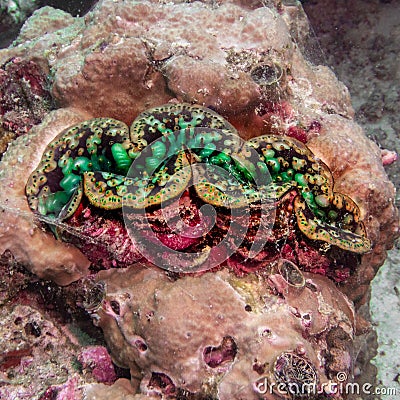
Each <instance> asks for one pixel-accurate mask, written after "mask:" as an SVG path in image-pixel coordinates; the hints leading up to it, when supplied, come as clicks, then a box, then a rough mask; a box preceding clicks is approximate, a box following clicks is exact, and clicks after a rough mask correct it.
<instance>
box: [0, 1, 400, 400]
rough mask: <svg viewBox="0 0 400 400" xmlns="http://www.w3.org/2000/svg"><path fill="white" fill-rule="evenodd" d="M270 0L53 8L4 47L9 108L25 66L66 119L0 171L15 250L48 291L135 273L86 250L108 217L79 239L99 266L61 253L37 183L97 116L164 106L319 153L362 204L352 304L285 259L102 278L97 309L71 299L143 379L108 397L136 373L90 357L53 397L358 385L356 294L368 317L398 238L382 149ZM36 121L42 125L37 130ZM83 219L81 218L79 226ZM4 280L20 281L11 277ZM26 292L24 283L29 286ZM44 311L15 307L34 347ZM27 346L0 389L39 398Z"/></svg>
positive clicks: (230, 394) (2, 223)
mask: <svg viewBox="0 0 400 400" xmlns="http://www.w3.org/2000/svg"><path fill="white" fill-rule="evenodd" d="M265 3H266V2H258V1H251V2H244V1H220V2H214V1H204V2H200V1H197V2H182V1H174V2H160V1H141V2H134V1H122V0H121V1H119V0H117V1H115V0H103V1H100V2H99V3H98V4H97V6H96V7H95V8H94V9H93V10H92V11H91V12H89V13H88V14H87V15H86V16H84V17H76V18H73V17H72V16H71V15H69V14H68V13H65V12H62V11H59V10H55V9H53V8H50V7H46V8H43V9H40V10H38V11H37V12H36V13H35V14H34V15H33V16H32V18H31V19H29V20H28V21H27V22H26V23H25V25H24V27H23V29H22V31H21V34H20V36H19V37H18V38H17V40H16V42H15V43H14V45H13V46H11V47H9V48H8V49H4V50H0V65H1V66H2V71H3V72H4V74H5V75H6V76H5V77H4V74H2V80H1V82H3V83H2V86H1V88H0V89H1V91H2V93H8V94H9V95H10V96H9V99H12V98H13V97H12V94H13V93H11V92H10V90H11V89H10V88H12V85H9V84H8V83H7V82H12V79H11V78H12V76H11V70H10V67H6V66H7V65H11V64H10V63H12V62H13V61H12V60H15V59H16V58H17V59H18V60H23V61H22V62H23V63H27V64H23V65H32V64H30V63H31V62H34V63H35V64H34V65H35V66H37V70H38V71H40V72H41V73H43V72H44V73H47V72H48V77H47V78H48V79H49V80H48V82H47V85H48V89H49V93H50V94H51V100H52V102H54V104H55V105H56V106H57V107H58V109H57V110H55V111H51V112H49V113H48V114H47V115H46V116H44V118H43V114H40V119H42V118H43V121H42V122H41V123H40V124H39V125H35V126H34V127H33V128H31V129H30V130H29V132H28V133H27V134H24V135H23V136H21V137H19V138H17V139H16V140H14V141H13V142H12V143H11V144H10V145H9V146H8V149H7V151H6V152H5V154H4V155H3V157H2V159H1V161H0V184H1V187H2V188H4V189H5V190H2V191H1V192H0V207H1V214H2V217H1V220H0V253H4V252H6V251H7V250H8V251H10V252H11V253H12V254H13V256H14V257H15V261H16V262H18V263H20V264H22V265H24V266H25V267H26V268H27V269H28V270H29V271H31V272H33V273H34V274H36V275H37V276H38V277H39V278H42V279H49V280H52V281H54V282H56V283H57V284H59V285H70V284H71V283H72V282H74V281H78V283H77V284H76V285H77V287H80V288H81V289H82V287H86V286H85V284H84V283H83V282H84V280H82V281H81V280H80V279H81V278H84V277H87V276H88V275H89V274H95V273H97V271H98V270H99V269H102V268H104V267H106V268H109V267H115V266H116V267H118V266H120V267H121V265H119V262H118V258H116V260H114V262H109V263H104V264H103V265H102V263H101V261H102V260H103V258H104V257H105V256H104V254H105V253H104V252H103V250H102V252H99V253H96V252H94V251H93V247H90V246H87V245H86V244H85V243H84V240H81V239H85V240H87V237H85V238H82V234H84V235H85V234H86V232H88V231H91V232H97V231H98V230H97V229H95V228H97V225H96V224H97V223H98V221H99V220H98V219H95V220H93V224H91V221H92V220H91V219H90V218H88V219H87V220H86V222H85V223H86V225H84V224H83V226H82V229H81V231H79V229H76V226H75V227H74V226H72V228H74V229H70V231H69V234H70V235H72V237H74V235H75V237H74V240H75V243H76V242H78V241H81V242H82V243H84V244H83V245H81V246H80V248H81V249H82V250H83V252H85V251H86V252H87V254H88V255H89V253H90V252H91V253H90V255H91V256H93V257H92V258H91V261H89V260H88V258H87V257H86V256H85V255H84V254H83V253H82V252H81V251H79V250H78V249H77V248H76V247H74V246H73V245H71V244H66V243H64V242H62V241H59V240H57V239H56V238H55V237H54V235H53V233H52V232H50V231H49V230H48V229H46V228H45V224H44V222H46V218H45V217H41V218H38V217H37V216H35V215H34V214H33V213H32V212H31V210H30V208H29V206H28V203H27V199H26V197H25V185H26V183H27V181H28V177H29V176H30V174H31V173H32V171H33V170H34V169H35V168H36V167H37V166H38V164H39V161H40V158H41V157H42V154H43V152H44V150H45V148H46V146H47V145H48V143H50V142H51V141H52V140H53V139H54V138H55V137H56V136H57V135H58V134H59V133H60V132H62V131H63V130H64V129H66V128H68V127H70V126H71V125H74V124H77V123H80V122H82V121H85V120H88V119H90V118H93V117H112V118H117V119H119V120H121V121H123V122H125V123H126V124H130V123H131V122H132V121H133V120H134V119H135V118H136V117H137V116H138V114H139V113H141V112H142V111H144V110H146V109H148V108H150V107H154V106H159V105H161V104H163V103H167V102H170V103H175V104H176V103H179V102H189V103H196V104H199V105H202V106H207V107H210V108H212V109H213V110H215V111H216V112H218V113H219V114H221V115H222V116H223V117H224V118H226V119H227V120H228V121H229V122H230V123H231V124H232V125H234V126H235V128H236V129H237V130H238V132H239V134H240V135H241V136H242V138H244V139H246V140H247V139H249V138H251V137H254V136H260V135H263V134H278V135H279V134H281V135H282V134H284V135H287V136H289V137H294V138H295V139H298V140H300V141H301V142H303V143H305V142H306V143H307V146H308V147H309V148H310V149H311V151H312V152H313V154H315V155H316V157H319V158H320V159H321V160H322V161H323V162H325V163H326V164H327V166H328V167H329V169H330V171H331V172H332V174H333V177H334V180H335V186H334V190H335V191H338V192H340V193H343V194H345V195H348V196H349V197H351V198H352V199H353V200H354V201H355V202H356V203H357V204H358V206H359V207H360V210H361V219H362V220H363V221H364V222H365V225H366V230H367V235H368V237H369V239H370V240H371V241H372V251H371V252H369V253H367V254H365V255H362V256H361V260H360V261H361V262H360V264H359V265H358V267H357V269H356V270H355V271H354V273H353V275H352V276H350V277H348V275H343V276H342V277H341V278H342V279H343V280H344V281H343V282H342V284H341V285H340V288H339V289H340V291H339V289H338V288H337V287H335V286H334V284H333V283H332V282H331V281H329V279H328V278H326V277H322V276H319V275H315V274H308V273H304V275H303V274H302V273H300V272H296V273H295V274H294V277H293V276H290V277H288V276H287V275H286V274H285V273H283V272H282V270H281V269H279V263H277V261H278V260H277V259H276V260H274V263H271V264H270V265H268V266H267V267H266V268H265V270H264V273H259V274H249V275H246V276H242V277H240V276H238V274H236V275H235V274H232V272H228V271H227V270H220V271H219V272H216V273H213V272H207V273H206V274H203V275H202V276H184V277H180V278H179V279H178V277H177V276H175V275H174V274H170V275H167V274H165V273H164V272H162V271H161V270H157V269H155V268H154V267H153V266H146V268H144V269H142V268H141V266H140V265H139V266H138V265H134V266H132V267H131V268H130V269H111V270H110V271H101V272H99V273H98V274H97V277H96V278H95V280H96V281H97V282H98V284H97V286H96V285H95V288H97V289H95V293H94V294H93V293H92V292H91V290H90V288H89V289H87V290H88V292H89V294H90V293H91V294H92V295H93V296H92V298H91V301H88V300H87V301H82V299H80V300H78V299H77V298H75V299H74V300H75V302H77V303H79V304H84V305H85V306H86V309H87V311H88V312H89V313H90V314H92V317H93V318H94V322H95V323H96V324H98V325H99V326H100V327H101V328H102V329H103V332H104V337H105V339H106V341H107V344H108V347H109V349H110V351H111V355H112V357H113V359H114V361H115V362H116V363H117V364H118V365H119V366H120V367H123V368H129V369H130V373H131V378H132V379H131V381H132V382H131V383H132V384H129V385H128V383H129V382H128V381H127V380H126V379H119V380H117V381H116V383H115V384H114V385H112V386H107V385H106V384H105V383H104V382H106V383H110V382H111V381H113V380H114V379H115V378H116V377H121V376H123V375H118V374H117V375H112V373H111V372H110V371H111V370H112V368H111V366H110V364H109V362H108V363H106V364H107V365H106V367H105V368H104V369H102V370H101V372H99V371H98V370H97V369H96V366H94V365H89V364H88V363H87V354H86V355H85V354H83V355H81V356H80V361H79V365H80V368H83V370H82V369H81V370H80V371H78V372H77V374H68V375H70V376H69V379H68V378H67V377H66V376H65V375H62V374H60V376H59V378H60V379H54V380H50V381H49V382H48V384H47V386H46V387H43V385H42V386H40V387H38V391H40V394H39V395H40V396H42V400H45V399H58V400H61V399H63V398H71V399H75V398H76V399H80V398H82V397H84V398H87V399H93V400H94V399H98V398H110V397H113V398H115V399H118V398H126V399H132V400H134V399H142V398H160V396H163V397H164V398H170V399H173V398H179V399H214V398H220V399H252V398H255V399H256V398H280V397H279V396H278V394H277V393H274V394H273V395H272V394H271V396H269V395H262V394H261V393H260V391H262V390H263V386H262V385H263V383H264V382H265V380H267V381H268V383H273V382H276V383H279V382H281V383H282V382H283V383H285V382H286V384H287V383H288V382H293V380H294V379H300V381H301V379H302V378H301V377H304V379H306V378H307V379H310V380H311V382H316V383H317V384H322V383H324V382H327V381H328V380H333V381H334V380H335V379H336V378H337V376H338V375H337V374H338V373H339V372H344V373H346V375H347V376H350V375H351V364H352V354H351V350H352V341H353V339H354V332H355V329H356V325H358V326H357V327H358V328H360V326H361V325H362V324H361V323H360V321H357V324H356V322H355V317H354V311H353V306H352V305H351V303H350V301H349V300H348V299H347V297H346V296H345V295H344V294H343V293H345V294H347V295H348V298H349V299H350V300H353V301H355V302H356V305H357V306H359V305H360V304H361V303H362V302H363V301H364V300H365V295H366V293H367V291H368V288H369V283H370V281H371V279H372V278H373V277H374V275H375V273H376V271H377V269H378V267H379V266H380V265H381V264H382V263H383V261H384V259H385V257H386V251H387V249H389V248H390V247H391V246H392V245H393V241H394V239H395V238H396V237H397V236H398V234H399V232H398V213H397V210H396V208H395V206H394V198H395V195H394V188H393V185H392V184H391V183H390V181H389V180H388V178H387V176H386V173H385V171H384V169H383V165H382V157H381V152H380V150H379V149H378V147H377V146H376V145H375V144H374V143H373V142H371V141H369V140H368V139H367V138H366V137H365V136H364V133H363V131H362V129H361V128H360V127H359V126H358V125H357V124H356V123H355V122H354V121H353V117H354V111H353V108H352V106H351V103H350V97H349V93H348V91H347V89H346V88H345V86H344V85H343V84H342V83H340V82H339V81H338V80H337V79H336V77H335V75H334V74H333V73H332V71H331V70H329V69H328V68H327V67H324V66H318V65H312V64H311V63H310V62H309V61H308V60H306V59H305V57H304V51H303V50H304V49H303V44H304V40H305V39H306V38H307V34H308V24H307V20H306V19H305V17H304V14H303V11H302V8H301V6H300V5H299V4H293V3H290V4H289V5H282V4H281V3H280V2H268V6H266V4H265ZM189 26H190V29H187V28H188V27H189ZM35 68H36V67H35ZM7 74H8V75H7ZM40 76H41V75H40ZM28 86H29V85H28ZM5 89H7V90H8V91H7V92H5ZM18 90H21V86H20V87H19V88H18ZM3 100H6V102H5V103H4V104H6V105H7V107H8V108H7V113H11V114H9V115H11V116H13V115H14V116H15V113H14V112H16V111H18V110H20V109H21V108H20V107H21V103H20V102H19V101H17V102H15V109H12V106H11V105H12V102H11V101H8V100H7V98H6V99H3ZM39 103H40V104H39V105H40V106H44V105H45V104H44V103H43V102H40V101H39ZM28 108H29V107H28ZM43 109H45V108H41V110H43ZM31 111H32V112H34V110H31ZM37 122H38V120H36V119H35V120H34V121H28V124H27V129H26V130H28V125H32V124H36V123H37ZM18 124H20V125H18V126H21V120H18ZM15 126H16V125H13V124H9V125H7V126H6V127H7V129H15ZM22 131H23V130H22ZM18 133H21V131H18ZM10 140H11V139H10ZM8 141H9V139H6V140H5V142H6V143H8ZM384 162H385V161H384ZM81 211H82V210H81ZM88 215H89V214H88ZM153 217H154V219H155V220H156V219H157V215H154V216H153ZM38 219H41V221H39V220H38ZM80 221H81V220H80V219H79V218H78V217H77V219H76V221H75V222H76V223H77V224H78V225H80V224H81V222H80ZM47 222H48V221H47ZM289 222H290V221H289ZM108 224H109V226H108V228H109V229H108V230H107V229H106V230H105V232H106V233H107V235H108V236H107V235H105V241H104V243H103V245H104V248H105V249H106V250H107V251H110V250H111V253H113V252H116V253H118V251H119V250H118V248H117V247H119V244H118V246H115V247H114V248H113V247H112V246H111V247H110V241H112V237H113V235H115V232H120V231H118V230H117V231H116V230H113V229H114V228H115V225H113V224H112V223H110V222H108ZM60 225H61V228H62V229H68V226H67V225H65V224H64V223H63V222H60ZM89 225H91V226H89ZM80 227H81V226H80ZM69 228H71V226H70V227H69ZM102 228H103V226H102ZM57 232H58V231H57ZM57 232H56V233H57ZM100 240H101V238H100ZM72 241H73V240H72ZM172 242H173V240H171V243H172ZM118 243H121V245H122V244H123V243H122V242H118ZM112 244H114V245H115V243H112ZM172 245H173V246H177V247H179V246H181V245H182V244H180V243H172ZM304 253H305V254H304V259H305V260H311V259H314V260H316V262H317V263H318V262H320V260H321V258H319V257H316V258H313V254H311V252H310V251H306V252H304ZM6 254H9V253H6ZM121 254H122V253H120V255H121ZM289 255H290V254H289V253H287V254H283V253H282V254H281V256H282V257H284V258H290V257H289ZM319 256H320V254H319ZM96 257H97V259H96ZM278 258H279V257H278ZM124 259H125V256H124ZM135 260H136V258H135V257H132V259H129V262H128V263H130V262H134V261H135ZM96 261H97V262H96ZM125 261H126V259H125ZM120 264H122V263H120ZM123 266H124V267H125V266H126V264H123ZM89 267H90V269H89ZM245 267H246V265H245ZM247 267H248V266H247ZM296 268H297V267H296V266H294V267H293V268H292V270H291V271H292V272H293V271H298V270H297V269H296ZM242 272H243V271H242ZM246 272H248V271H246ZM239 275H241V274H239ZM243 275H245V274H243ZM17 276H19V275H17ZM289 278H290V279H289ZM292 278H293V279H294V278H296V279H298V280H299V282H300V283H298V282H297V281H292V280H291V279H292ZM7 279H8V281H10V282H12V278H11V276H9V277H8V278H7ZM22 282H23V284H22V283H20V284H18V285H17V284H16V285H17V287H20V286H23V285H24V284H25V278H24V279H22ZM74 288H75V287H74V286H71V287H68V288H67V289H66V290H69V289H70V290H71V291H72V292H73V291H74V290H75V289H74ZM81 289H80V290H81ZM80 290H78V291H77V292H78V293H79V291H80ZM92 290H93V288H92ZM5 296H6V295H5ZM6 297H7V296H6ZM77 297H79V296H77ZM18 307H19V308H18ZM21 307H22V308H21ZM24 307H25V308H24ZM29 307H33V306H32V305H29V306H27V305H26V304H25V305H17V306H16V308H15V310H16V311H18V313H19V314H21V315H22V316H23V318H25V317H26V315H27V313H28V314H29V313H30V314H29V315H31V316H32V318H30V319H29V321H27V322H26V323H28V322H29V323H30V325H28V326H29V327H28V328H27V329H26V330H25V333H24V334H23V335H28V336H29V335H30V336H32V334H33V337H30V342H32V343H34V342H35V340H37V341H40V340H42V339H41V338H39V339H33V338H34V337H35V332H38V331H37V328H36V325H37V326H44V327H47V326H50V325H48V324H47V322H46V323H45V322H44V319H42V317H41V316H40V313H39V311H37V310H33V309H31V308H29ZM15 310H14V309H13V310H10V309H8V311H7V312H6V314H7V313H8V314H10V313H13V312H14V311H15ZM38 313H39V314H38ZM67 313H68V312H67ZM4 318H5V320H7V321H8V322H9V323H8V324H7V326H6V328H7V329H8V327H10V326H11V327H12V326H13V324H15V319H14V322H13V321H12V320H11V319H10V320H9V318H11V317H7V316H6V315H5V316H4ZM18 321H19V320H18ZM24 321H25V320H24ZM46 321H47V320H46ZM33 322H35V323H36V325H35V324H33ZM17 325H18V324H17ZM25 325H26V324H25ZM25 325H24V326H25ZM61 325H62V326H63V324H62V323H61ZM49 329H50V328H49ZM51 329H55V328H54V327H53V326H51ZM51 329H50V330H49V332H50V331H51ZM55 332H56V333H57V334H55V337H59V336H57V335H58V331H55ZM7 335H8V334H7ZM10 335H11V334H10ZM61 336H62V335H61V334H60V337H61ZM10 337H11V336H10ZM60 340H61V343H67V341H65V342H64V341H63V340H64V339H60ZM65 340H66V339H65ZM30 342H29V343H30ZM39 345H40V344H39ZM40 346H41V345H40ZM72 347H73V346H72ZM14 350H15V349H11V347H10V351H14ZM92 350H93V349H92ZM15 351H16V353H10V354H7V352H3V353H2V354H1V357H2V358H1V360H2V362H1V365H3V366H4V372H2V374H3V375H1V376H0V378H1V380H2V384H3V383H5V385H4V386H2V387H1V388H0V390H3V391H4V393H6V396H9V397H11V396H16V397H14V398H16V399H19V398H23V397H22V396H25V394H26V392H27V389H26V388H25V389H24V388H23V387H20V386H18V385H19V384H18V382H17V383H16V382H14V381H13V380H12V378H13V377H12V373H14V370H15V369H18V368H19V369H21V368H22V370H23V368H25V365H26V364H28V365H29V362H30V357H33V355H35V354H36V353H35V351H34V350H30V347H28V346H26V349H25V347H22V350H21V349H18V350H15ZM93 351H94V352H96V351H95V350H93ZM93 354H94V353H93ZM101 354H103V353H102V351H101V352H100V358H101ZM77 359H78V355H77ZM17 363H18V364H17ZM100 364H101V363H100ZM296 366H300V372H299V374H297V372H298V370H297V369H296V368H297V367H296ZM293 368H294V369H293ZM22 370H21V371H22ZM26 371H28V370H26ZM68 371H70V370H68ZM107 371H108V372H107ZM105 372H107V373H106V375H107V376H108V378H107V379H105V380H104V379H103V377H104V374H103V373H105ZM63 373H65V371H64V372H63ZM93 373H94V375H95V376H97V378H99V379H93V380H92V381H90V384H89V385H85V384H84V383H83V382H82V377H83V376H84V375H85V374H88V375H90V376H92V377H93ZM30 374H32V372H30ZM110 374H111V375H110ZM30 376H32V377H34V376H35V375H34V374H33V375H30ZM110 376H112V378H110ZM296 376H297V378H295V377H296ZM298 376H300V378H298ZM125 377H126V376H125ZM34 379H36V378H34ZM96 382H97V383H96ZM296 382H299V381H296ZM301 382H303V383H304V380H303V381H301ZM260 384H261V386H260ZM22 386H23V385H22ZM24 391H25V392H24ZM257 391H258V392H257ZM138 392H140V393H141V394H138ZM21 393H25V394H21ZM36 394H37V393H36ZM18 396H19V397H18ZM118 396H119V397H118ZM145 396H147V397H145ZM32 398H33V397H32Z"/></svg>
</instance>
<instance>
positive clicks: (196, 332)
mask: <svg viewBox="0 0 400 400" xmlns="http://www.w3.org/2000/svg"><path fill="white" fill-rule="evenodd" d="M98 279H99V280H100V281H101V282H103V283H104V284H105V286H104V287H105V288H106V293H105V297H104V299H103V301H102V302H101V303H100V304H99V305H98V306H97V308H96V309H93V308H92V309H91V313H92V316H93V318H94V319H95V322H96V324H97V325H98V326H100V327H101V328H102V329H103V331H104V335H105V338H106V340H107V342H108V344H109V346H110V349H111V351H112V354H113V357H114V359H115V361H116V363H117V364H119V365H121V366H123V367H129V368H130V369H131V375H132V379H133V381H135V380H136V381H137V382H136V384H137V385H138V386H140V390H141V392H142V393H148V394H152V395H157V394H158V395H161V396H165V398H176V397H173V396H177V397H179V394H181V395H183V393H186V395H187V396H189V394H191V395H194V394H197V395H199V394H202V395H203V396H204V397H199V398H219V399H221V400H223V399H243V398H246V399H258V398H259V396H260V394H261V393H262V391H263V390H264V389H265V388H266V387H267V390H268V391H269V390H270V389H271V394H272V393H275V395H276V392H275V390H276V389H277V388H276V386H277V385H278V383H282V382H286V383H288V382H292V381H291V379H295V378H294V376H296V370H295V369H296V365H300V367H298V368H299V371H302V372H303V375H302V376H303V377H304V381H302V380H301V378H298V381H297V384H298V387H299V388H300V387H302V385H304V384H305V383H306V379H310V382H309V383H310V384H315V388H317V387H318V388H319V389H321V385H322V384H323V383H325V384H326V383H327V382H328V379H333V380H335V379H336V375H337V373H338V372H339V371H340V372H345V373H348V372H349V369H350V368H351V361H350V360H351V356H350V354H351V341H352V338H353V332H354V318H355V317H354V309H353V306H352V305H351V303H350V302H349V301H348V300H347V299H346V297H345V296H344V295H343V294H341V293H340V291H339V290H338V289H337V288H336V287H335V286H334V284H333V283H332V282H331V281H330V280H329V279H328V278H326V277H322V276H318V275H315V274H309V273H305V274H304V282H303V286H301V285H297V286H296V285H293V283H292V282H288V281H287V280H286V279H287V278H285V277H283V276H282V275H280V274H272V275H269V276H268V277H267V276H264V277H261V276H258V277H256V276H254V275H253V276H251V275H249V276H248V277H246V278H237V277H236V276H235V275H233V274H231V273H229V272H227V271H226V270H224V271H220V272H217V273H206V274H205V275H203V276H202V277H201V279H199V278H195V277H184V278H182V279H178V280H176V281H172V280H170V279H168V278H167V277H166V275H165V274H164V273H163V272H161V271H158V270H154V269H151V268H143V269H142V270H141V271H140V272H136V271H134V270H132V269H119V270H109V271H101V272H99V274H98ZM328 359H329V361H327V360H328ZM296 360H297V361H296ZM282 363H283V364H284V365H281V364H282ZM299 371H297V372H299ZM307 371H308V372H307ZM308 373H309V375H307V374H308ZM293 382H294V381H293ZM274 388H275V389H274ZM299 390H300V389H299ZM268 393H269V392H268ZM217 394H218V396H219V397H217ZM169 396H170V397H169ZM206 396H209V397H206ZM183 398H191V397H183ZM196 398H197V397H196Z"/></svg>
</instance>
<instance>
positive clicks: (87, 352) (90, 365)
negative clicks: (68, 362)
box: [78, 346, 117, 384]
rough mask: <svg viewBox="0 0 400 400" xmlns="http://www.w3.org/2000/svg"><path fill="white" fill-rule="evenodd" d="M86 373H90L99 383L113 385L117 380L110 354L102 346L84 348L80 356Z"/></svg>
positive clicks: (79, 358)
mask: <svg viewBox="0 0 400 400" xmlns="http://www.w3.org/2000/svg"><path fill="white" fill-rule="evenodd" d="M78 361H79V362H80V363H81V364H82V369H83V371H85V373H89V374H91V375H92V376H93V378H94V379H95V380H96V381H97V382H99V383H108V384H112V383H114V382H115V380H116V379H117V376H116V374H115V370H114V366H113V364H112V361H111V357H110V354H109V353H108V351H107V349H106V348H105V347H102V346H90V347H86V348H84V349H83V350H82V351H81V353H80V354H79V356H78Z"/></svg>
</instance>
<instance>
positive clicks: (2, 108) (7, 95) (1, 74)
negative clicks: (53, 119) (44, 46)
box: [0, 58, 52, 135]
mask: <svg viewBox="0 0 400 400" xmlns="http://www.w3.org/2000/svg"><path fill="white" fill-rule="evenodd" d="M51 108H52V99H51V95H50V92H49V82H48V80H47V77H46V74H45V72H44V71H42V70H41V69H40V67H39V66H38V65H37V64H36V63H35V62H34V61H26V60H23V59H21V58H13V59H11V60H9V61H7V62H6V63H5V64H3V65H2V66H1V67H0V115H1V123H2V126H3V128H4V129H7V130H8V131H11V132H15V133H16V134H17V135H21V134H23V133H26V132H28V131H29V129H30V128H32V126H33V125H37V124H38V123H40V122H41V121H42V119H43V117H44V116H45V115H46V114H47V113H48V112H49V111H50V110H51Z"/></svg>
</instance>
